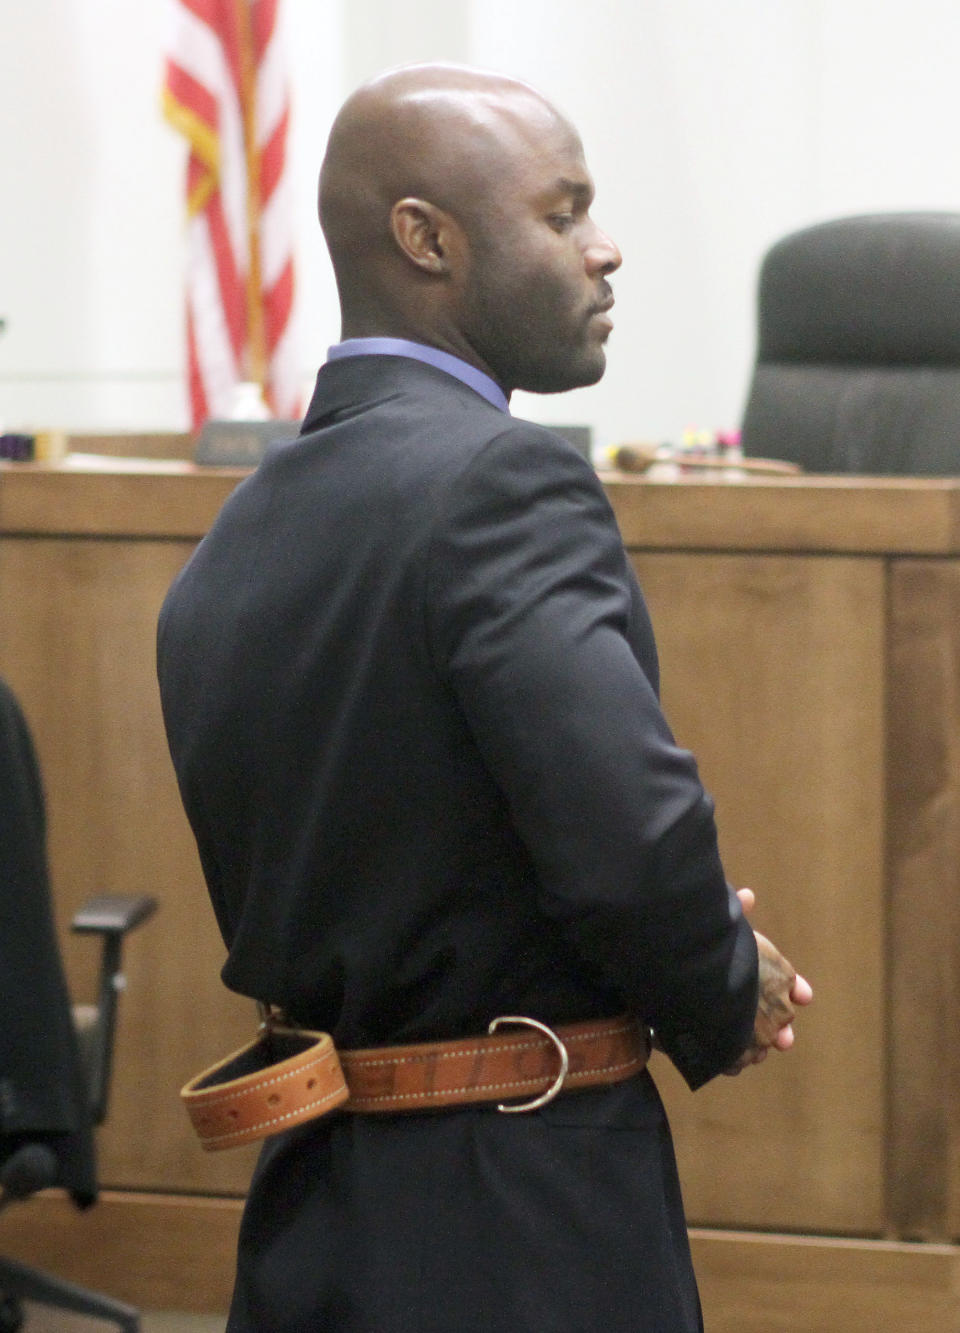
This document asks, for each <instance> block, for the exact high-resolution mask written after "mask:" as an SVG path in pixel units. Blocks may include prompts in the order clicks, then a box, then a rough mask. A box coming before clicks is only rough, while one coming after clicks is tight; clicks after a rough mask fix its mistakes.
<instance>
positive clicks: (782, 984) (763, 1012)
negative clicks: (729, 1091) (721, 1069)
mask: <svg viewBox="0 0 960 1333" xmlns="http://www.w3.org/2000/svg"><path fill="white" fill-rule="evenodd" d="M737 897H738V898H739V899H740V902H741V905H742V907H743V910H744V913H745V914H746V915H748V916H749V914H750V912H751V911H752V910H753V906H754V903H755V902H756V899H755V897H754V894H753V891H752V890H751V889H738V890H737ZM754 936H755V937H756V941H757V954H758V958H759V971H758V995H757V1017H756V1020H755V1021H754V1027H753V1038H752V1040H751V1042H750V1044H749V1046H747V1048H746V1050H745V1051H744V1052H743V1054H742V1055H741V1056H740V1058H739V1059H738V1060H737V1061H736V1063H735V1064H733V1065H732V1066H731V1067H730V1068H729V1069H728V1070H727V1071H726V1072H727V1073H728V1074H731V1075H734V1074H739V1073H740V1071H741V1070H742V1069H746V1068H747V1066H748V1065H758V1064H760V1063H761V1062H762V1061H763V1060H765V1059H766V1057H767V1052H768V1051H769V1050H771V1049H773V1050H777V1051H788V1050H789V1049H790V1047H791V1046H792V1045H793V1040H794V1034H793V1019H794V1017H795V1015H796V1009H797V1007H798V1006H803V1005H807V1004H809V1003H810V1001H811V1000H812V999H813V989H812V988H811V986H810V983H809V982H808V981H807V980H806V978H805V977H802V976H800V974H799V973H798V972H797V971H796V969H795V968H794V967H793V966H792V965H791V964H790V962H789V961H788V960H787V959H786V958H784V956H783V954H782V953H781V952H780V950H779V949H778V948H777V947H776V945H774V944H771V942H770V941H769V940H768V939H767V938H766V936H765V935H761V934H760V933H759V932H758V931H754Z"/></svg>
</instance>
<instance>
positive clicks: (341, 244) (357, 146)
mask: <svg viewBox="0 0 960 1333" xmlns="http://www.w3.org/2000/svg"><path fill="white" fill-rule="evenodd" d="M559 122H560V117H559V116H558V114H557V112H555V111H554V110H553V109H552V108H551V107H550V106H549V104H548V103H547V102H546V101H545V100H544V99H543V98H542V97H541V96H540V94H539V93H537V92H536V91H535V90H534V89H533V88H531V87H529V86H528V85H527V84H524V83H520V82H518V81H516V80H514V79H508V78H505V77H503V76H501V75H497V74H488V73H485V72H482V71H479V70H473V69H467V68H464V67H462V66H457V65H414V66H410V67H408V68H405V69H400V70H396V71H393V72H391V73H388V74H385V75H382V76H381V77H380V78H378V79H374V80H373V81H372V82H371V83H368V84H365V85H364V86H363V87H362V88H360V89H359V90H358V91H357V92H355V93H354V94H353V96H352V97H350V98H349V99H348V100H347V102H346V103H345V105H344V106H343V108H342V109H341V111H340V113H339V115H338V116H337V118H336V120H335V121H334V124H333V129H332V131H331V133H330V138H329V141H328V143H327V152H326V157H325V159H324V163H323V168H322V170H321V173H320V197H319V206H320V207H319V211H320V222H321V226H322V227H323V231H324V235H325V237H326V240H327V245H328V247H329V249H330V254H331V258H332V260H333V264H334V268H335V269H336V271H337V274H338V279H341V277H342V280H345V282H346V285H347V288H348V290H347V291H346V292H344V291H343V290H341V296H346V297H347V300H348V303H349V301H350V298H351V296H355V295H356V288H357V286H358V285H363V284H364V283H366V282H369V281H371V280H372V279H373V278H374V277H375V276H376V275H375V274H374V273H373V272H371V268H370V266H371V263H377V262H378V261H379V262H381V263H382V261H383V260H385V259H396V258H398V257H399V256H398V252H397V243H396V237H395V235H394V228H393V227H392V225H391V209H392V208H393V206H394V204H396V203H397V201H398V200H401V199H405V198H414V199H420V200H423V201H425V202H429V203H431V204H433V205H435V206H436V207H437V208H439V209H442V210H443V211H445V212H447V213H449V214H451V215H452V216H453V217H455V218H456V219H457V221H458V222H460V223H461V224H462V225H464V226H469V225H470V223H471V221H472V220H473V219H475V217H476V215H477V213H478V211H480V212H482V210H483V206H484V201H485V200H487V199H488V198H489V194H490V190H491V188H493V187H494V186H495V185H497V184H499V185H501V186H502V185H503V183H504V176H505V173H507V172H509V169H510V166H511V163H512V162H513V160H514V159H515V158H516V155H517V153H516V150H517V147H518V143H517V140H518V139H519V140H521V141H522V140H524V139H526V140H527V141H528V142H529V143H530V144H533V143H535V142H536V137H537V133H538V131H539V132H541V133H542V132H543V130H544V129H545V128H546V127H547V126H548V125H551V126H553V125H556V124H557V123H559ZM401 248H402V247H401ZM354 264H356V265H357V269H358V271H353V269H354ZM398 271H399V272H401V273H402V272H403V270H402V268H401V269H399V270H398ZM406 276H407V277H408V278H412V277H413V276H414V275H413V274H410V273H407V274H406ZM342 285H343V284H342Z"/></svg>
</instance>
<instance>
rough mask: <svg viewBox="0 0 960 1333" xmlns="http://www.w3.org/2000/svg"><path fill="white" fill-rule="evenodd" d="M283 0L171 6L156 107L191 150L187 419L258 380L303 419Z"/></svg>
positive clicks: (278, 403)
mask: <svg viewBox="0 0 960 1333" xmlns="http://www.w3.org/2000/svg"><path fill="white" fill-rule="evenodd" d="M279 3H280V0H172V3H171V5H170V10H171V25H172V33H171V41H170V48H169V52H168V56H167V62H166V78H165V82H164V88H163V108H164V114H165V115H166V117H167V119H168V120H169V121H170V122H171V123H172V124H173V125H174V126H175V127H176V129H178V130H180V131H181V133H183V134H184V135H185V136H186V138H187V140H188V142H189V145H190V156H189V160H188V163H187V360H188V372H189V384H190V405H191V414H192V418H193V424H194V427H195V428H198V427H199V426H201V425H202V424H203V422H204V421H206V420H207V419H208V418H209V417H226V416H228V415H229V414H230V408H231V403H232V400H233V396H234V389H235V386H236V385H237V384H238V383H240V382H241V381H244V380H246V381H254V382H256V383H259V384H260V385H261V386H262V388H263V394H264V398H265V400H266V403H267V405H268V407H269V408H270V409H271V411H272V412H273V414H274V415H275V416H278V417H281V418H285V419H293V418H296V417H297V416H299V383H298V371H297V358H296V355H295V349H294V346H293V340H292V320H291V308H292V304H293V220H294V219H293V206H292V198H291V191H290V188H289V183H288V172H287V162H286V136H287V127H288V124H289V119H290V105H289V98H288V93H287V78H286V69H285V67H284V61H283V52H282V49H281V44H280V40H279V34H278V31H277V10H278V6H279Z"/></svg>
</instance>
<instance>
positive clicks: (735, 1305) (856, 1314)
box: [690, 1231, 960, 1333]
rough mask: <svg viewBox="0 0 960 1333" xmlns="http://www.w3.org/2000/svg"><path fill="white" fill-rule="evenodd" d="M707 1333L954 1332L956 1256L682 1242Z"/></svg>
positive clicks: (858, 1245) (744, 1238)
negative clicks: (694, 1275) (693, 1272)
mask: <svg viewBox="0 0 960 1333" xmlns="http://www.w3.org/2000/svg"><path fill="white" fill-rule="evenodd" d="M690 1239H691V1246H692V1249H693V1262H694V1267H695V1268H696V1270H697V1278H698V1281H699V1285H700V1295H701V1300H702V1303H703V1314H704V1324H705V1326H706V1329H707V1333H956V1330H957V1329H958V1328H960V1249H957V1248H955V1247H952V1246H947V1245H902V1244H892V1243H884V1242H873V1243H870V1242H865V1241H843V1240H836V1239H826V1238H814V1237H801V1236H776V1235H770V1236H758V1235H749V1234H744V1233H741V1234H739V1235H738V1234H737V1233H729V1232H717V1231H713V1232H711V1231H695V1232H694V1233H693V1234H692V1235H691V1238H690Z"/></svg>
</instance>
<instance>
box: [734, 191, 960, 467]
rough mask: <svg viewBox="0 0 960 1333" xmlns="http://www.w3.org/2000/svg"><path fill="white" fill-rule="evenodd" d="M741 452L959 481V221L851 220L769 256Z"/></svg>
mask: <svg viewBox="0 0 960 1333" xmlns="http://www.w3.org/2000/svg"><path fill="white" fill-rule="evenodd" d="M743 447H744V453H745V454H747V455H754V456H763V457H772V458H783V459H787V460H789V461H791V462H794V463H799V464H800V465H801V466H802V467H804V468H805V469H806V470H807V471H810V472H859V473H870V474H873V475H883V474H914V475H926V476H951V475H955V474H960V213H878V214H871V215H867V216H863V217H849V218H840V219H837V220H835V221H832V222H823V223H820V224H818V225H817V226H813V227H808V228H806V229H804V230H803V231H798V232H795V233H793V234H792V235H790V236H786V237H784V238H783V239H782V240H781V241H778V242H777V244H776V245H774V246H773V247H772V248H771V249H770V251H769V252H768V253H767V255H766V257H765V259H764V261H763V264H762V267H761V270H760V280H759V289H758V334H757V359H756V365H755V368H754V374H753V380H752V383H751V386H750V391H749V395H748V398H747V405H746V409H745V414H744V420H743Z"/></svg>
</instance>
